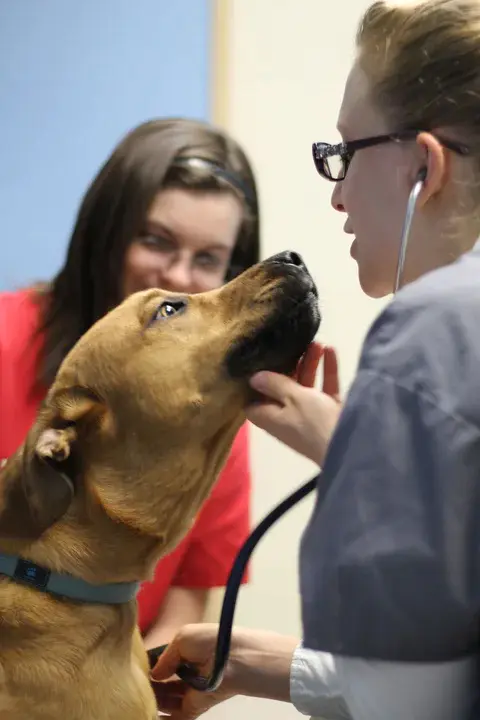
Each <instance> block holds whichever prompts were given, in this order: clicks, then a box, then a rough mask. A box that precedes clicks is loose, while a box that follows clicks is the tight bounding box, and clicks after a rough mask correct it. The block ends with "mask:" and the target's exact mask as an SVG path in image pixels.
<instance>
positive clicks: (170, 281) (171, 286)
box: [162, 257, 192, 292]
mask: <svg viewBox="0 0 480 720" xmlns="http://www.w3.org/2000/svg"><path fill="white" fill-rule="evenodd" d="M162 286H163V288H164V289H165V290H172V291H173V292H190V290H191V286H192V269H191V266H190V261H189V260H188V259H187V258H185V257H180V258H176V259H175V260H173V261H172V262H171V263H170V264H169V265H168V267H166V268H165V269H164V270H163V272H162Z"/></svg>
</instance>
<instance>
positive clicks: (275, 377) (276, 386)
mask: <svg viewBox="0 0 480 720" xmlns="http://www.w3.org/2000/svg"><path fill="white" fill-rule="evenodd" d="M296 384H297V383H296V381H295V380H292V378H289V377H286V376H285V375H280V374H278V373H274V372H267V371H262V372H259V373H256V375H253V376H252V377H251V379H250V385H251V387H252V388H253V389H254V390H257V391H258V392H259V393H261V394H262V395H265V396H266V397H267V398H268V399H269V400H276V401H277V402H278V403H280V404H281V405H283V404H284V403H285V400H286V399H287V398H288V396H289V394H290V392H291V389H292V387H295V386H296Z"/></svg>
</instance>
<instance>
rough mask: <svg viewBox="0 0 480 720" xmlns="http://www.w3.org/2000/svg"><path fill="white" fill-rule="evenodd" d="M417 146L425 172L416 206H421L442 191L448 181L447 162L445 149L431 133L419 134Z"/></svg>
mask: <svg viewBox="0 0 480 720" xmlns="http://www.w3.org/2000/svg"><path fill="white" fill-rule="evenodd" d="M417 145H418V146H419V148H420V151H421V154H422V158H423V160H422V165H423V166H424V167H425V168H426V170H427V174H426V177H425V180H424V183H423V188H422V190H421V192H420V195H419V196H418V204H419V206H423V205H425V204H426V203H427V202H428V201H429V200H430V199H431V198H432V197H434V196H435V195H437V194H438V193H439V192H440V191H441V190H442V189H443V187H444V185H445V183H446V181H447V179H448V162H447V152H446V150H445V148H444V147H443V145H442V144H441V143H440V142H439V141H438V140H437V138H436V137H435V136H434V135H432V134H431V133H429V132H422V133H419V135H418V136H417ZM417 172H418V168H417ZM416 179H417V177H415V180H416Z"/></svg>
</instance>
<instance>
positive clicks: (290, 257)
mask: <svg viewBox="0 0 480 720" xmlns="http://www.w3.org/2000/svg"><path fill="white" fill-rule="evenodd" d="M272 260H274V262H278V263H284V264H285V265H295V266H296V267H301V268H304V267H305V263H304V262H303V258H302V256H301V255H299V254H298V253H296V252H293V250H286V251H285V252H282V253H278V255H274V256H273V258H272Z"/></svg>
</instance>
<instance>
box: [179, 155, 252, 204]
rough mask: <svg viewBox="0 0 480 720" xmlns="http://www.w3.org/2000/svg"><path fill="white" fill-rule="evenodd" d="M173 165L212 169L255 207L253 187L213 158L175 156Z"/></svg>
mask: <svg viewBox="0 0 480 720" xmlns="http://www.w3.org/2000/svg"><path fill="white" fill-rule="evenodd" d="M173 165H174V166H178V165H185V166H189V167H192V168H194V167H196V168H201V169H203V170H210V172H212V173H213V174H214V175H216V176H217V177H219V178H222V179H223V180H226V182H228V183H229V184H230V185H233V187H235V188H236V189H237V190H238V191H239V192H241V193H242V195H243V196H244V198H245V200H246V201H247V202H248V204H249V205H250V206H251V207H252V208H255V205H256V203H255V195H254V193H253V191H252V188H250V187H249V186H248V185H247V184H246V183H244V182H243V180H242V179H241V178H240V177H239V176H238V175H236V174H235V173H231V172H229V171H228V170H225V168H222V167H220V165H217V163H215V162H213V161H212V160H206V159H205V158H200V157H179V158H175V160H174V161H173Z"/></svg>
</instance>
